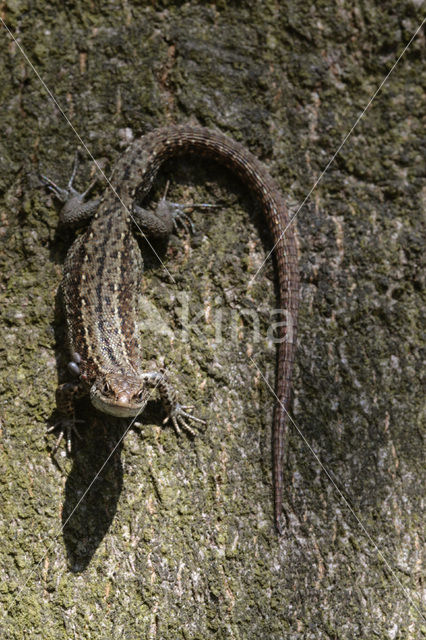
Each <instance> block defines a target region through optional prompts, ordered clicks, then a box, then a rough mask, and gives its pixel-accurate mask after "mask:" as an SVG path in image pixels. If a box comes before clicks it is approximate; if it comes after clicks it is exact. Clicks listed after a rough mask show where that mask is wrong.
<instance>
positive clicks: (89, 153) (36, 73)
mask: <svg viewBox="0 0 426 640" xmlns="http://www.w3.org/2000/svg"><path fill="white" fill-rule="evenodd" d="M0 20H1V22H2V24H3V26H4V28H5V29H6V31H7V32H8V34H9V36H10V37H11V38H12V40H13V42H14V43H15V44H16V46H17V47H18V48H19V51H20V52H21V54H22V55H23V57H24V58H25V60H26V62H27V63H28V65H29V66H30V67H31V69H32V70H33V72H34V73H35V75H36V76H37V78H38V79H39V80H40V83H41V85H42V86H43V89H44V90H45V91H46V93H47V95H48V96H49V98H50V99H51V100H52V102H53V103H54V105H55V106H56V108H57V109H58V110H59V111H60V113H61V115H62V116H63V117H64V119H65V120H66V122H67V124H68V125H69V127H70V128H71V129H72V131H73V132H74V134H75V136H76V137H77V139H78V141H79V143H80V144H81V146H82V147H83V148H84V150H85V151H86V153H87V154H88V156H89V158H90V159H91V160H92V162H93V163H94V165H95V166H96V168H97V170H98V171H99V173H100V174H101V175H102V177H103V178H104V180H105V182H106V183H107V185H108V186H109V188H110V189H111V191H112V192H113V193H114V195H115V196H116V198H117V199H118V200H119V201H120V203H121V204H122V206H123V207H124V209H125V211H126V213H127V214H128V215H129V217H130V218H131V219H132V221H133V223H134V224H135V225H136V227H137V228H138V229H139V232H140V233H141V234H142V236H143V237H144V239H145V240H146V242H147V243H148V245H149V247H150V249H151V250H152V251H153V253H154V254H155V256H156V258H157V259H158V260H159V262H160V263H161V265H162V267H163V268H164V270H165V272H166V273H167V275H168V276H169V278H171V280H172V282H173V283H174V284H176V281H175V279H174V278H173V276H172V274H171V273H170V271H169V270H168V269H167V267H166V265H165V264H164V262H163V261H162V260H161V258H160V256H159V255H158V253H157V252H156V250H155V249H154V247H153V246H152V244H151V242H150V241H149V238H148V237H147V236H146V234H145V233H144V232H143V231H142V229H141V228H140V226H139V225H138V223H137V222H136V220H135V218H134V217H133V215H132V213H131V211H129V209H128V207H127V206H126V205H125V203H124V202H123V200H122V199H121V198H120V196H119V194H118V193H117V191H116V190H115V188H114V187H113V185H112V184H111V181H110V180H109V178H108V177H107V176H106V174H105V173H104V171H103V169H102V167H101V166H100V165H99V163H98V162H97V161H96V160H95V158H94V157H93V155H92V153H91V151H90V149H89V148H88V146H87V145H86V143H85V142H84V140H83V139H82V137H81V136H80V134H79V133H78V131H77V130H76V128H75V127H74V125H73V124H72V122H71V120H70V119H69V118H68V116H67V114H66V113H65V111H64V110H63V109H62V107H61V105H60V104H59V102H58V101H57V99H56V98H55V96H54V95H53V93H52V92H51V90H50V89H49V87H48V86H47V84H46V83H45V81H44V80H43V78H42V77H41V75H40V74H39V72H38V71H37V69H36V68H35V67H34V65H33V63H32V62H31V60H30V59H29V57H28V56H27V54H26V53H25V51H24V49H23V48H22V46H21V45H20V44H19V42H18V40H17V39H16V38H15V36H14V35H13V33H12V32H11V31H10V29H9V27H8V26H7V25H6V23H5V21H4V20H3V18H2V17H1V16H0Z"/></svg>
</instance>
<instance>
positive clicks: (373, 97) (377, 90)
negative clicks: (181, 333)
mask: <svg viewBox="0 0 426 640" xmlns="http://www.w3.org/2000/svg"><path fill="white" fill-rule="evenodd" d="M425 22H426V18H425V19H424V20H423V21H422V22H421V24H420V25H419V26H418V27H417V29H416V30H415V32H414V33H413V35H412V36H411V38H410V41H409V42H408V44H406V45H405V47H404V49H403V50H402V53H400V55H399V56H398V58H397V59H396V61H395V62H394V63H393V65H392V67H391V68H390V71H388V73H387V74H386V76H385V77H384V79H383V80H382V82H381V83H380V84H379V86H378V87H377V89H376V91H375V92H374V93H373V95H372V96H371V98H370V99H369V101H368V102H367V104H366V106H365V107H364V109H363V110H362V111H361V113H360V114H359V116H358V117H357V119H356V120H355V122H354V124H353V125H352V127H351V128H350V130H349V131H348V133H347V134H346V135H345V137H344V138H343V140H342V142H341V143H340V145H339V146H338V148H337V150H336V151H335V152H334V153H333V155H332V156H331V158H330V160H329V161H328V162H327V164H326V166H325V167H324V169H323V170H322V172H321V173H320V175H319V177H318V178H317V179H316V180H315V182H314V184H313V185H312V187H311V189H310V191H309V193H308V194H307V195H306V196H305V198H304V200H303V202H302V204H301V205H300V206H299V207H298V209H297V211H296V212H295V213H294V214H293V215H292V216H290V219H289V221H288V223H287V224H286V226H285V229H284V231H283V232H282V233H281V235H280V237H279V238H278V240H277V241H276V243H275V244H274V246H273V247H272V249H271V250H270V251H269V253H268V254H267V255H266V257H265V259H264V260H263V262H262V264H261V265H260V267H259V268H258V270H257V271H256V273H255V274H254V276H252V277H251V278H250V281H249V283H248V286H249V287H250V286H251V285H252V284H253V282H254V281H255V279H256V278H257V276H258V275H259V272H260V270H261V269H262V268H263V265H264V264H265V262H266V261H267V260H268V259H269V257H270V255H271V254H272V253H273V252H274V250H275V247H276V246H277V244H278V243H279V241H280V240H281V238H282V237H283V236H285V234H286V232H287V229H288V228H289V227H290V225H292V224H293V222H294V220H295V218H296V216H297V214H298V213H299V211H300V210H301V209H302V207H304V206H305V203H306V201H307V200H308V198H309V197H310V196H311V194H312V192H313V191H314V189H316V187H317V185H318V184H319V183H320V182H321V180H322V178H323V177H324V175H325V174H326V173H327V171H328V169H329V167H330V165H331V164H332V163H333V162H334V160H335V159H336V156H337V155H338V154H339V153H340V151H341V150H342V147H343V146H344V145H345V144H346V142H347V140H348V138H349V137H350V136H351V134H352V132H353V130H354V129H355V127H356V126H357V125H358V123H359V122H360V120H361V119H362V118H363V116H364V115H365V112H366V111H367V109H368V107H369V106H370V105H371V103H372V102H373V100H374V99H375V98H376V96H377V94H378V93H379V92H380V90H381V89H382V87H383V85H384V84H385V82H386V81H387V80H388V78H389V76H390V75H391V73H392V72H393V70H394V69H395V67H396V65H397V64H398V63H399V61H400V60H401V58H402V56H403V55H404V53H405V52H406V51H407V49H408V47H409V46H410V45H411V43H412V42H413V40H414V38H415V37H416V35H417V34H418V32H419V31H420V29H421V28H422V26H423V25H424V23H425Z"/></svg>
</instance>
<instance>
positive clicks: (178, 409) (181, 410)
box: [163, 402, 206, 436]
mask: <svg viewBox="0 0 426 640" xmlns="http://www.w3.org/2000/svg"><path fill="white" fill-rule="evenodd" d="M193 408H194V407H193V405H182V404H179V403H178V402H177V403H176V404H175V405H174V407H173V408H172V409H171V411H170V413H169V415H168V416H167V418H165V420H163V424H167V423H168V422H169V420H171V421H172V424H173V427H174V430H175V431H176V433H177V435H181V433H182V431H181V427H182V429H184V431H187V432H188V433H189V434H191V435H192V436H195V435H196V433H195V431H194V429H193V428H192V427H190V426H189V424H188V420H192V421H194V422H198V423H200V424H206V421H205V420H201V418H197V417H196V416H193V415H192V413H188V411H185V409H193Z"/></svg>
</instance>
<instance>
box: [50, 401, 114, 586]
mask: <svg viewBox="0 0 426 640" xmlns="http://www.w3.org/2000/svg"><path fill="white" fill-rule="evenodd" d="M87 413H88V415H87V420H86V424H85V428H84V429H81V436H82V437H81V439H78V441H77V442H75V446H74V453H73V466H72V469H71V471H70V473H69V474H68V477H67V480H66V483H65V496H64V505H63V509H62V535H63V540H64V543H65V547H66V553H67V563H68V568H69V569H70V571H72V572H73V573H81V572H82V571H84V569H86V567H87V566H88V564H89V562H90V561H91V559H92V557H93V555H94V554H95V552H96V550H97V548H98V547H99V545H100V544H101V542H102V540H103V538H104V536H105V535H106V533H107V532H108V530H109V528H110V526H111V523H112V522H113V519H114V516H115V514H116V511H117V504H118V500H119V498H120V495H121V491H122V488H123V465H122V461H121V450H122V446H123V445H122V437H123V435H124V432H125V428H126V424H125V423H124V421H120V420H114V419H111V420H110V419H108V418H106V417H104V416H100V415H98V414H97V415H94V412H93V411H92V410H91V409H89V410H88V412H87ZM82 415H84V417H85V418H86V415H85V412H82V411H79V416H82Z"/></svg>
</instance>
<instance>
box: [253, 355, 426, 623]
mask: <svg viewBox="0 0 426 640" xmlns="http://www.w3.org/2000/svg"><path fill="white" fill-rule="evenodd" d="M249 359H250V361H251V363H252V364H253V365H254V366H255V367H256V369H257V371H258V372H259V374H260V375H261V377H262V379H263V381H264V383H265V384H266V386H267V387H268V389H269V391H270V392H271V393H272V394H273V396H274V397H275V402H276V403H277V404H279V405H280V407H281V408H282V410H283V411H284V412H285V413H286V415H287V417H288V418H289V420H290V422H291V424H292V425H293V426H294V427H295V429H296V430H297V433H298V434H299V436H300V437H301V438H302V440H303V442H304V443H305V445H306V446H307V447H308V449H309V451H310V452H311V454H312V455H313V457H314V458H315V460H316V461H317V462H318V464H319V465H320V467H321V469H322V470H323V471H324V473H325V474H326V476H327V478H328V479H329V480H330V482H331V483H332V485H333V486H334V488H335V489H336V491H337V493H338V494H339V496H340V498H341V499H342V500H343V502H344V503H345V505H346V507H347V508H348V509H349V511H350V512H351V514H352V515H353V517H354V518H355V520H356V521H357V522H358V524H359V526H360V527H361V529H362V531H363V532H364V534H365V535H366V536H367V538H368V540H369V541H370V542H371V544H372V545H373V547H374V549H375V551H376V552H377V555H378V556H379V557H380V558H381V560H382V561H383V563H384V564H385V565H386V567H387V569H388V570H389V571H390V573H391V574H392V576H393V578H394V579H395V581H396V582H397V583H398V586H399V587H400V588H401V589H402V591H403V592H404V594H405V596H406V597H407V599H408V600H409V601H410V603H411V604H412V605H413V607H414V608H415V610H416V611H417V613H419V614H420V616H423V614H422V612H421V611H420V609H419V608H418V606H417V603H416V602H415V601H414V600H413V598H412V597H411V594H410V592H409V591H408V590H407V589H406V588H405V587H404V585H403V584H402V582H401V581H400V579H399V578H398V576H397V575H396V573H395V571H394V569H393V568H392V567H391V565H390V564H389V562H388V561H387V560H386V558H385V556H384V554H383V553H382V551H381V550H380V549H379V547H378V546H377V543H376V542H375V541H374V539H373V538H372V537H371V535H370V534H369V533H368V531H367V529H366V528H365V526H364V524H363V523H362V522H361V520H360V519H359V517H358V516H357V514H356V513H355V511H354V509H353V508H352V506H351V504H350V503H349V501H348V500H347V498H346V497H345V495H344V493H343V492H342V490H341V489H339V487H338V486H337V484H336V483H335V481H334V480H333V477H332V476H331V474H330V473H329V471H327V469H326V467H325V466H324V465H323V463H322V462H321V460H320V458H319V457H318V455H317V454H316V453H315V451H314V450H313V448H312V447H311V445H310V444H309V442H308V440H307V439H306V437H305V435H304V434H303V431H302V430H301V429H300V427H299V426H298V425H297V424H296V422H295V420H294V419H293V418H292V416H291V415H290V414H289V412H288V411H287V410H286V408H285V407H284V405H283V404H282V402H281V401H280V399H279V398H278V396H277V394H276V393H275V391H274V389H273V388H272V387H271V385H270V384H269V382H268V381H267V379H266V378H265V376H264V375H263V373H262V371H261V370H260V368H259V367H258V365H257V364H256V362H255V361H254V360H253V358H251V357H250V356H249Z"/></svg>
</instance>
